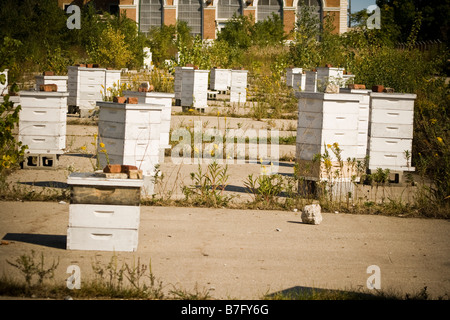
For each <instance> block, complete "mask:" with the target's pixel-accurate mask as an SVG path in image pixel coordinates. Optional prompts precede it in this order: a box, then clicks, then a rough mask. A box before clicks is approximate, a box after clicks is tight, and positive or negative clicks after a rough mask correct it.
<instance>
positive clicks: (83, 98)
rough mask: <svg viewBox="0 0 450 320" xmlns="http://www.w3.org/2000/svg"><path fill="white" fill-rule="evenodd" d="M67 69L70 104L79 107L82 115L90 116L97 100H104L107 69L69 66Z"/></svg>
mask: <svg viewBox="0 0 450 320" xmlns="http://www.w3.org/2000/svg"><path fill="white" fill-rule="evenodd" d="M67 70H68V73H67V75H68V80H67V88H68V91H69V98H68V100H67V102H68V105H69V106H74V107H78V108H79V111H80V115H81V116H82V117H85V116H88V115H89V112H90V111H91V112H92V110H93V109H94V108H95V104H96V102H97V101H102V100H103V95H102V92H103V94H105V88H104V87H105V70H106V69H104V68H85V67H78V66H69V67H67Z"/></svg>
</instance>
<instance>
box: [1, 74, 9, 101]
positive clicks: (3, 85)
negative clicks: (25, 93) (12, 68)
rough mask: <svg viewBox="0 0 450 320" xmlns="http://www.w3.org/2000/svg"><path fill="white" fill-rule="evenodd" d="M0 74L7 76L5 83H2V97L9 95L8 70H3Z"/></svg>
mask: <svg viewBox="0 0 450 320" xmlns="http://www.w3.org/2000/svg"><path fill="white" fill-rule="evenodd" d="M0 74H4V75H5V80H6V81H5V83H4V84H2V83H0V96H1V95H4V94H7V93H8V69H5V70H3V71H2V72H0Z"/></svg>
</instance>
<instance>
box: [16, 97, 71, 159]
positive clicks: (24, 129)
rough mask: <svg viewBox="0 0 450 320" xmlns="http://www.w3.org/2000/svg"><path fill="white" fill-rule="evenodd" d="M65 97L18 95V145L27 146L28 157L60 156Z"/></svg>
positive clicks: (62, 146) (63, 132)
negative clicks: (30, 155)
mask: <svg viewBox="0 0 450 320" xmlns="http://www.w3.org/2000/svg"><path fill="white" fill-rule="evenodd" d="M67 97H68V93H64V92H44V91H21V92H20V105H21V106H22V109H21V111H20V114H19V141H21V142H22V143H23V144H25V145H28V150H27V152H28V153H36V154H47V153H50V154H61V153H63V150H64V149H65V147H66V113H67Z"/></svg>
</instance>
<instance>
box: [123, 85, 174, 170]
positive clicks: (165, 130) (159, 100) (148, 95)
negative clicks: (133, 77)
mask: <svg viewBox="0 0 450 320" xmlns="http://www.w3.org/2000/svg"><path fill="white" fill-rule="evenodd" d="M123 95H124V96H125V98H129V97H135V98H137V99H138V103H139V104H146V103H148V104H153V105H155V104H156V105H161V106H162V107H163V109H162V112H161V128H160V147H161V152H160V162H164V150H165V149H169V148H170V121H171V118H172V99H173V98H174V97H175V95H174V94H173V93H166V92H148V91H147V92H138V91H124V92H123Z"/></svg>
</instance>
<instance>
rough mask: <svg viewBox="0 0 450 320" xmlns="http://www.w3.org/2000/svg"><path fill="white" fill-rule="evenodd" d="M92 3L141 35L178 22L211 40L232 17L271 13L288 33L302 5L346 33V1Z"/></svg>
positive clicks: (105, 0) (66, 1) (126, 0)
mask: <svg viewBox="0 0 450 320" xmlns="http://www.w3.org/2000/svg"><path fill="white" fill-rule="evenodd" d="M77 2H87V0H78V1H76V0H75V1H70V0H58V3H59V5H60V7H62V8H64V7H65V6H67V5H69V4H70V3H77ZM95 4H96V7H97V9H99V10H105V11H108V12H111V13H118V12H123V13H125V14H126V15H127V17H129V18H131V19H133V20H134V21H136V22H137V23H138V25H139V29H140V30H141V31H142V32H147V31H148V30H149V29H150V27H153V26H161V25H163V24H165V25H172V24H175V23H176V21H177V20H181V21H186V22H187V23H188V25H189V26H190V27H191V30H192V33H193V34H196V35H197V34H198V35H201V36H202V37H203V39H215V38H216V34H217V31H218V30H220V29H221V28H223V26H224V25H225V22H226V21H227V20H228V19H230V18H231V17H232V16H233V14H237V15H246V16H250V15H251V17H252V18H253V19H254V20H255V21H262V20H264V19H265V18H267V17H268V16H270V15H271V13H272V12H274V13H276V14H278V15H279V16H280V17H281V19H282V20H283V23H284V30H285V32H286V33H288V32H289V31H291V30H292V29H293V28H294V25H295V21H296V19H297V14H298V13H299V8H300V6H301V5H302V4H306V5H308V6H312V7H313V8H314V11H315V12H316V13H317V14H318V15H319V16H320V17H321V18H323V17H324V16H327V15H330V16H333V17H334V20H333V21H334V24H335V30H336V32H337V33H344V32H346V31H347V6H348V0H95Z"/></svg>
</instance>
